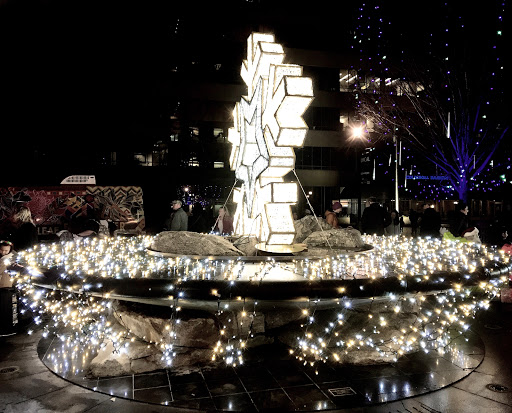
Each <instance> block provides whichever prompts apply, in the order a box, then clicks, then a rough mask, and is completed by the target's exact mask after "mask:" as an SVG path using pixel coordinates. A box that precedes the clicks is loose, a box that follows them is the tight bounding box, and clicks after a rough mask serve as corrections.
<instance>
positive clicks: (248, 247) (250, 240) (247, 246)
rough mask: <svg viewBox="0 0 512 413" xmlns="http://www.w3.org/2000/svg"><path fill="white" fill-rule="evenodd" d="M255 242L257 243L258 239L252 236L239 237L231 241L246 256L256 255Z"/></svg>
mask: <svg viewBox="0 0 512 413" xmlns="http://www.w3.org/2000/svg"><path fill="white" fill-rule="evenodd" d="M256 244H258V240H257V238H256V237H254V236H247V237H240V238H238V239H236V240H235V241H233V245H234V246H235V247H236V248H238V249H239V250H240V251H242V252H243V255H245V256H247V257H254V256H256V255H258V250H257V249H256Z"/></svg>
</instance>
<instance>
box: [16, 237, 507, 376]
mask: <svg viewBox="0 0 512 413" xmlns="http://www.w3.org/2000/svg"><path fill="white" fill-rule="evenodd" d="M363 238H364V241H365V242H366V243H369V244H371V245H373V246H374V248H373V249H372V250H370V251H367V252H365V253H361V254H339V255H333V256H325V257H290V259H289V260H288V259H287V260H285V261H283V260H276V259H273V258H270V257H269V258H268V259H265V260H264V261H263V262H261V261H254V262H252V261H250V260H249V261H247V262H244V261H242V260H240V259H215V258H213V257H209V258H190V257H172V258H171V257H162V256H158V255H154V254H149V253H148V250H147V249H148V248H149V246H150V245H151V244H152V240H153V237H150V236H139V237H132V238H124V237H117V238H106V239H101V240H95V239H84V240H81V241H76V242H68V243H62V244H61V243H56V244H40V245H37V246H36V247H35V248H34V249H31V250H27V251H22V252H20V254H19V255H18V257H17V261H18V263H19V264H20V265H22V266H23V267H24V268H25V269H26V271H23V272H22V273H16V274H14V279H15V281H16V286H17V288H18V289H19V290H20V292H21V296H22V298H21V300H22V301H23V303H24V304H25V306H26V307H28V308H30V310H31V311H33V313H34V321H35V322H36V323H42V324H45V326H44V332H45V335H46V334H49V333H53V334H57V336H58V337H59V339H60V340H61V341H62V342H63V343H65V344H66V347H67V348H71V347H73V348H74V347H75V346H89V347H88V348H89V349H92V348H100V349H101V348H105V346H106V345H107V344H108V343H110V345H112V347H113V349H114V351H115V352H117V353H122V352H124V351H126V349H127V347H129V345H130V343H132V342H134V341H138V340H140V338H138V337H135V336H134V335H133V333H132V332H131V331H129V329H126V328H119V327H118V326H116V327H115V328H114V325H113V324H112V318H111V317H110V316H111V315H112V313H115V311H116V309H115V306H113V301H112V300H113V299H112V298H111V295H113V293H114V290H109V289H108V286H109V285H112V284H109V280H120V281H122V282H123V283H130V282H131V280H133V281H136V280H143V279H146V280H147V282H149V281H151V280H152V279H154V278H158V279H159V280H161V279H167V280H168V284H167V289H166V294H169V293H170V295H168V296H167V298H168V299H169V300H170V302H171V303H172V306H171V308H173V313H172V314H173V315H172V316H171V318H170V320H169V322H168V324H167V327H166V329H165V333H166V334H164V336H163V338H162V340H161V342H159V343H152V344H154V345H155V346H157V347H158V348H159V349H160V350H161V351H162V358H163V361H164V362H165V364H167V365H171V364H172V360H173V357H174V355H175V342H176V340H178V339H179V337H177V335H176V332H175V328H174V326H175V325H176V323H179V321H180V320H179V317H178V315H179V310H180V309H181V308H180V300H182V299H183V298H187V300H188V301H189V304H190V302H193V300H194V299H196V300H197V303H198V305H199V304H200V302H201V300H205V299H206V298H204V294H202V293H201V294H200V295H201V297H203V298H194V295H193V294H192V291H193V290H190V291H188V290H187V283H189V282H194V283H195V282H197V281H200V282H205V287H204V289H205V292H209V293H210V294H209V296H210V297H211V298H210V300H213V302H217V303H218V314H222V313H224V312H226V311H228V312H230V311H231V312H233V314H234V315H233V316H232V317H230V318H229V321H228V323H227V324H226V325H225V326H224V327H223V328H221V330H220V332H219V340H218V342H217V344H216V345H215V347H214V348H213V349H212V359H213V360H216V359H217V358H218V357H219V356H220V357H222V359H223V360H224V361H225V362H226V363H228V364H230V365H233V366H235V365H240V364H242V363H243V352H244V350H245V348H246V346H247V341H248V340H250V338H252V337H253V335H254V334H253V332H252V323H253V321H254V317H255V316H256V314H257V311H258V308H259V307H257V305H258V302H257V301H255V300H253V299H252V300H250V303H251V304H250V305H251V306H252V308H251V311H248V309H247V305H248V304H247V303H246V298H249V299H250V298H251V297H242V296H233V297H232V296H231V293H230V292H229V291H231V292H232V291H236V290H235V288H236V285H237V284H238V283H250V285H252V286H253V288H256V289H257V287H258V285H261V283H265V281H267V280H268V281H272V280H274V281H275V280H276V279H279V277H283V278H281V279H283V280H285V279H288V278H286V277H287V274H291V275H293V277H295V279H297V277H298V279H299V280H303V281H305V282H308V283H309V282H316V283H320V284H319V285H322V284H323V283H332V282H334V284H333V288H332V292H331V293H329V294H328V295H329V296H328V297H324V298H321V297H320V298H316V297H311V298H310V301H309V303H305V304H304V307H303V317H304V322H303V323H302V325H303V329H304V333H303V334H302V335H301V336H299V337H298V338H297V348H296V349H294V350H292V353H293V354H294V355H295V357H297V358H298V359H299V360H300V361H301V362H304V361H307V362H308V363H314V362H315V361H316V360H324V361H327V360H330V361H332V362H339V361H340V360H347V359H349V358H350V356H351V353H352V352H360V351H370V350H371V351H376V352H377V353H378V354H379V355H380V357H381V358H382V360H390V359H393V360H394V359H396V358H398V357H400V356H401V355H403V354H407V353H408V352H410V351H416V350H417V349H418V348H422V349H424V350H426V351H431V350H440V349H442V348H443V347H444V346H446V343H449V342H450V339H451V338H453V337H454V334H456V331H459V332H463V331H465V330H466V329H467V328H468V326H469V323H470V319H471V317H473V316H474V314H475V313H476V312H477V311H479V310H481V309H485V308H487V307H488V305H489V301H490V300H491V299H492V298H493V297H494V296H496V295H497V294H498V293H499V288H500V286H501V285H502V284H503V283H504V282H505V281H506V274H507V273H508V272H510V262H509V256H508V255H507V254H505V253H504V252H503V251H498V250H496V249H494V248H488V247H486V246H484V245H481V244H473V243H460V242H454V241H448V240H438V239H430V238H401V237H377V236H364V237H363ZM42 271H46V272H48V271H50V273H55V274H58V277H56V279H55V281H53V282H51V283H48V282H47V281H46V282H45V278H44V277H41V273H42ZM98 280H103V281H98ZM214 280H216V281H220V282H221V284H218V285H221V286H222V285H223V286H224V287H222V288H215V289H211V287H210V286H209V285H211V284H210V283H208V281H214ZM340 283H341V284H340ZM148 285H150V284H148ZM193 285H194V288H197V287H196V284H193ZM216 285H217V284H216ZM244 285H245V284H244ZM282 285H283V288H285V290H282V291H283V294H282V295H283V296H285V295H286V294H285V292H286V291H287V290H288V289H290V288H292V286H293V281H290V282H286V283H283V284H282ZM325 285H330V284H325ZM111 288H112V287H111ZM244 288H245V287H244ZM301 293H302V294H304V293H305V292H304V291H302V292H301ZM368 294H371V295H372V296H370V297H369V296H368ZM207 295H208V294H207ZM223 297H230V298H223ZM333 298H334V299H335V301H334V302H333V300H332V299H333ZM368 300H370V301H368ZM382 300H384V301H385V302H387V303H389V304H386V305H388V306H389V309H388V311H387V312H384V313H383V312H381V311H376V310H375V311H374V308H375V305H376V304H374V303H378V302H381V301H382ZM368 302H370V304H371V305H370V306H367V307H366V308H367V321H366V322H365V323H362V324H357V330H358V332H357V333H353V332H351V333H347V332H346V331H347V330H345V329H346V328H347V326H348V325H350V324H351V320H350V317H349V315H350V314H354V312H358V311H360V309H361V305H365V303H368ZM411 305H414V306H416V307H417V309H416V311H415V314H416V317H415V320H414V321H411V322H410V323H409V325H408V327H407V328H404V329H403V331H401V332H400V333H397V332H396V331H394V330H393V328H394V327H393V324H394V321H393V320H394V319H393V317H394V316H397V317H399V316H401V315H403V314H405V313H407V308H408V306H409V307H410V306H411ZM372 306H373V307H372ZM325 308H328V309H330V311H332V312H333V313H332V314H333V316H332V317H331V319H330V320H327V321H325V316H324V317H321V318H318V317H317V313H318V311H320V310H323V309H325ZM328 318H329V317H328ZM117 319H118V320H119V318H117ZM321 320H322V321H321ZM352 323H353V321H352ZM241 326H247V330H244V329H241ZM244 328H245V327H244ZM353 328H354V325H352V329H353ZM61 331H66V334H63V333H61ZM240 331H245V333H237V332H240ZM233 332H235V333H233ZM391 333H392V334H391ZM348 334H349V335H348ZM390 334H391V335H390ZM91 351H92V350H91Z"/></svg>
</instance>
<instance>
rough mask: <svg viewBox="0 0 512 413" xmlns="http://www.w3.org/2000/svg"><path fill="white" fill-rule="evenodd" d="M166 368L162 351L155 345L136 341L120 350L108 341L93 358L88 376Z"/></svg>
mask: <svg viewBox="0 0 512 413" xmlns="http://www.w3.org/2000/svg"><path fill="white" fill-rule="evenodd" d="M162 368H165V362H164V361H163V360H162V353H161V352H160V351H159V350H158V349H157V348H156V347H155V346H153V345H148V343H144V342H139V341H134V342H130V344H129V345H128V347H125V348H123V349H122V350H121V351H120V352H117V351H115V348H114V345H113V343H112V342H111V341H108V342H107V343H106V345H105V346H104V347H103V348H102V349H100V350H98V353H97V355H96V357H95V358H94V359H92V360H91V362H90V364H89V367H88V371H87V376H88V377H117V376H126V375H129V374H138V373H144V372H148V371H154V370H158V369H162Z"/></svg>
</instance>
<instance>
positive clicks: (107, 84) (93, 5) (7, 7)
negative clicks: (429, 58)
mask: <svg viewBox="0 0 512 413" xmlns="http://www.w3.org/2000/svg"><path fill="white" fill-rule="evenodd" d="M279 3H280V5H281V6H282V7H281V8H280V9H278V10H277V11H276V12H274V13H273V14H272V15H269V14H268V13H267V14H266V19H267V20H268V21H270V24H273V25H275V27H277V30H282V31H284V30H291V33H294V35H292V36H290V39H296V44H293V42H290V44H289V45H290V46H299V45H300V44H301V42H306V40H308V39H309V46H311V47H314V46H315V45H318V47H319V48H321V47H322V45H323V44H324V43H326V42H325V40H326V39H328V40H329V42H327V43H329V45H336V44H337V42H339V43H340V44H342V43H343V42H346V33H347V25H350V24H353V23H354V21H353V20H351V19H350V16H351V15H353V14H352V13H353V9H351V5H354V3H348V2H332V1H331V2H327V1H323V0H319V1H316V2H315V3H314V5H313V4H311V5H309V7H307V8H303V9H301V10H300V12H291V11H290V10H291V9H290V8H289V7H288V6H292V7H293V6H297V3H296V2H291V1H286V2H279ZM262 4H263V5H265V4H275V2H272V1H270V0H269V1H266V0H263V1H262ZM404 4H405V5H408V6H407V8H404V7H402V8H400V7H398V8H397V14H398V15H400V16H404V18H403V19H402V21H404V30H406V31H408V32H409V34H410V36H406V38H407V39H411V38H414V37H415V36H418V37H421V33H419V31H418V28H420V27H422V28H423V29H428V28H429V26H430V24H436V23H438V20H436V19H435V16H432V13H430V15H429V14H428V13H416V11H417V10H415V9H411V6H410V2H404ZM241 5H242V6H241ZM259 7H260V6H259V5H258V2H255V3H253V4H251V3H247V2H241V1H235V0H232V1H225V2H192V1H190V2H176V1H171V0H169V1H150V0H148V1H129V0H126V1H111V0H102V1H76V0H72V1H70V0H39V1H37V0H4V1H3V2H2V1H0V59H1V63H0V109H1V116H2V118H3V121H2V124H1V125H0V128H1V129H0V132H1V135H2V139H4V140H6V138H7V140H9V141H12V142H19V141H27V142H28V141H30V142H36V143H37V144H38V145H40V146H41V145H44V146H48V147H50V148H51V145H52V142H56V144H58V145H61V142H63V141H64V142H65V141H69V142H82V143H88V142H89V143H92V144H98V143H100V144H104V143H105V142H108V141H110V140H115V141H119V140H120V139H121V140H122V138H123V137H125V136H128V137H129V136H131V139H134V138H135V137H136V136H137V134H138V132H137V130H140V128H141V127H144V126H141V124H143V123H147V122H148V119H149V123H151V112H152V111H153V110H154V109H155V105H156V106H158V105H161V103H159V102H157V101H158V98H157V97H156V96H155V90H156V89H157V88H158V87H159V86H160V85H161V84H162V82H165V80H166V78H167V77H168V74H169V72H170V70H171V68H172V67H173V66H174V65H175V64H176V62H179V61H180V58H182V59H192V58H195V56H194V51H195V50H196V49H197V50H198V53H197V55H198V56H199V55H200V54H201V53H206V54H207V55H210V57H211V56H212V55H215V54H216V53H219V54H224V55H229V54H231V53H232V52H233V51H234V50H235V48H238V49H237V50H236V52H235V53H234V56H235V59H238V55H239V54H240V51H241V50H243V48H245V39H246V36H247V29H244V30H245V31H244V30H242V29H241V28H240V27H241V25H237V23H236V20H233V19H232V16H233V17H234V18H235V19H241V20H243V21H244V22H245V23H247V22H248V23H249V27H250V26H251V25H252V28H253V29H254V30H258V28H259V27H258V26H259V22H260V20H261V19H260V17H261V15H260V14H258V13H260V12H259ZM326 10H328V13H327V14H325V11H326ZM423 10H424V11H426V10H428V8H427V9H426V8H424V9H423ZM242 12H244V13H243V15H242ZM390 12H391V13H394V11H393V10H391V11H390ZM310 16H312V17H315V18H316V20H314V21H316V23H314V21H313V22H308V17H310ZM322 16H323V17H322ZM429 16H430V17H429ZM178 18H179V19H180V22H179V24H178V34H176V33H175V30H176V25H177V22H178ZM316 39H318V40H316ZM278 40H279V41H281V40H280V39H278ZM237 42H238V44H237ZM304 44H305V43H304ZM286 45H287V44H285V46H286ZM347 46H348V45H347V44H344V45H342V46H340V47H341V48H343V47H347ZM185 49H186V50H185ZM152 102H155V103H154V104H153V103H152ZM171 104H172V103H169V105H171ZM159 110H160V111H161V110H163V109H162V107H158V108H157V109H155V111H156V112H158V111H159ZM156 112H155V113H156Z"/></svg>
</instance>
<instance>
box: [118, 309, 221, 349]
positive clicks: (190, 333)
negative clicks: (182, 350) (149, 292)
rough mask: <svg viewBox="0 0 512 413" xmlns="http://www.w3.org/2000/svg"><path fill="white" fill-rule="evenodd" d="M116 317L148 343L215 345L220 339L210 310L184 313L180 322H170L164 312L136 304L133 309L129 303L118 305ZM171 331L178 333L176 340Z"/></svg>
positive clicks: (203, 346)
mask: <svg viewBox="0 0 512 413" xmlns="http://www.w3.org/2000/svg"><path fill="white" fill-rule="evenodd" d="M180 315H181V313H180ZM114 317H115V318H116V320H117V321H118V322H119V323H120V324H121V325H122V326H124V327H125V328H126V329H128V330H129V331H130V332H131V333H132V334H134V335H135V336H137V337H139V338H140V339H142V340H144V341H146V342H148V343H157V344H160V343H163V344H174V345H175V346H184V347H196V348H212V343H215V342H216V341H217V340H218V339H219V329H218V327H217V325H216V321H215V320H214V319H213V317H212V316H210V314H208V313H203V312H201V313H197V314H193V315H190V314H188V315H187V314H186V313H184V314H183V317H180V318H179V322H177V321H173V322H171V320H170V319H169V318H170V317H169V315H168V314H166V313H165V312H164V311H162V314H161V315H158V314H157V313H155V314H151V313H148V312H147V311H143V310H141V309H140V308H137V307H134V308H133V309H132V308H130V307H129V306H124V305H118V306H117V308H116V310H115V311H114ZM171 330H172V331H173V332H174V333H175V334H176V339H174V338H171V335H170V332H171Z"/></svg>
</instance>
